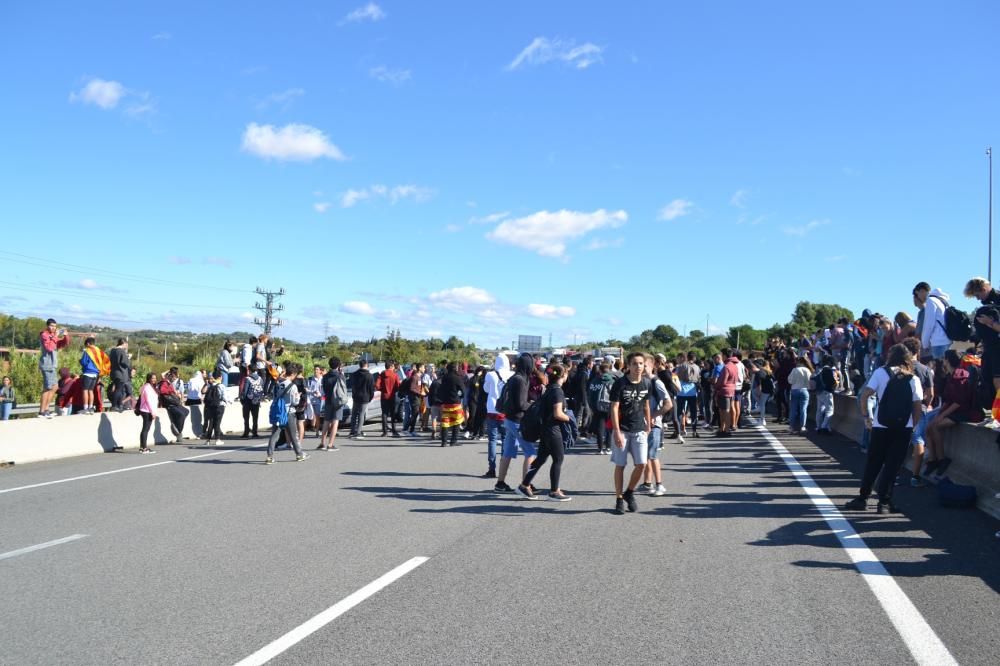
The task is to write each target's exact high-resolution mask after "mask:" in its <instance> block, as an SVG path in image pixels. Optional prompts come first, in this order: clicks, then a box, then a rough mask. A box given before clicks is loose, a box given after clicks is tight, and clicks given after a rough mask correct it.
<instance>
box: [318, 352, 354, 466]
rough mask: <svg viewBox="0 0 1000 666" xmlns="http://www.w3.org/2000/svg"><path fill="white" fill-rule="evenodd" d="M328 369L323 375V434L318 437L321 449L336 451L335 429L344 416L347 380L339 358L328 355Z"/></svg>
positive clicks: (338, 426)
mask: <svg viewBox="0 0 1000 666" xmlns="http://www.w3.org/2000/svg"><path fill="white" fill-rule="evenodd" d="M329 365H330V371H329V372H327V373H326V374H325V375H323V397H324V401H323V436H322V437H320V439H319V446H318V447H317V448H318V449H319V450H321V451H337V450H338V449H337V444H336V441H337V430H338V429H339V428H340V421H341V419H343V418H344V407H345V406H346V405H347V381H346V380H345V379H344V373H343V372H341V370H340V366H341V362H340V359H339V358H337V357H336V356H331V357H330V364H329Z"/></svg>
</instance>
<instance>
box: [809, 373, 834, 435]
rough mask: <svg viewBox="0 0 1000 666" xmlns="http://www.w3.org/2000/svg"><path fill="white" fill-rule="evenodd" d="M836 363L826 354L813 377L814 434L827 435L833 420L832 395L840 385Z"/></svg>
mask: <svg viewBox="0 0 1000 666" xmlns="http://www.w3.org/2000/svg"><path fill="white" fill-rule="evenodd" d="M835 363H836V361H835V360H834V358H833V356H830V355H829V354H827V355H826V356H824V357H823V361H822V365H821V366H820V369H819V371H817V372H816V374H815V375H813V382H814V385H815V387H816V432H817V433H818V434H824V435H829V434H830V433H831V432H833V431H832V430H830V420H831V419H832V418H833V410H834V407H833V405H834V403H833V393H834V391H836V390H837V385H838V384H839V383H840V371H839V370H837V368H836V367H834V364H835Z"/></svg>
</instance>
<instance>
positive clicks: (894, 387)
mask: <svg viewBox="0 0 1000 666" xmlns="http://www.w3.org/2000/svg"><path fill="white" fill-rule="evenodd" d="M882 371H883V372H885V374H887V375H888V376H889V383H888V384H887V385H886V387H885V390H884V391H883V392H882V398H881V399H880V400H879V401H878V423H879V425H881V426H883V427H885V428H893V429H900V428H905V427H906V424H907V422H908V421H909V420H910V418H911V417H912V416H913V391H912V390H911V389H910V376H909V375H904V374H901V373H898V372H897V373H895V374H894V373H892V372H890V371H889V368H887V367H884V366H883V367H882Z"/></svg>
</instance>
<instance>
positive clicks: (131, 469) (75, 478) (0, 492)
mask: <svg viewBox="0 0 1000 666" xmlns="http://www.w3.org/2000/svg"><path fill="white" fill-rule="evenodd" d="M260 448H264V447H263V446H244V447H241V448H238V449H223V450H221V451H212V452H211V453H202V454H201V455H197V456H188V457H186V458H177V459H176V460H164V461H163V462H157V463H150V464H148V465H135V466H134V467H122V468H121V469H113V470H110V471H108V472H97V473H96V474H84V475H83V476H71V477H69V478H68V479H56V480H55V481H43V482H42V483H33V484H31V485H30V486H18V487H17V488H4V489H2V490H0V495H3V494H4V493H16V492H17V491H19V490H31V489H32V488H42V487H44V486H54V485H56V484H58V483H69V482H70V481H83V480H84V479H95V478H97V477H99V476H108V475H110V474H120V473H122V472H134V471H136V470H138V469H149V468H150V467H159V466H160V465H171V464H173V463H176V462H181V461H183V460H197V459H198V458H210V457H211V456H221V455H222V454H223V453H232V452H234V451H252V450H254V449H260Z"/></svg>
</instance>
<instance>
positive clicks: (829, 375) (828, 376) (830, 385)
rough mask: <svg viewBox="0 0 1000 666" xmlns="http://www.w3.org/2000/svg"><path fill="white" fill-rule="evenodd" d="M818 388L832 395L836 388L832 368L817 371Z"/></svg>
mask: <svg viewBox="0 0 1000 666" xmlns="http://www.w3.org/2000/svg"><path fill="white" fill-rule="evenodd" d="M819 383H820V387H821V388H822V389H823V390H824V391H827V392H829V393H833V392H834V390H836V388H837V377H836V376H835V375H834V374H833V368H830V367H826V368H823V369H822V370H820V371H819Z"/></svg>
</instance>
